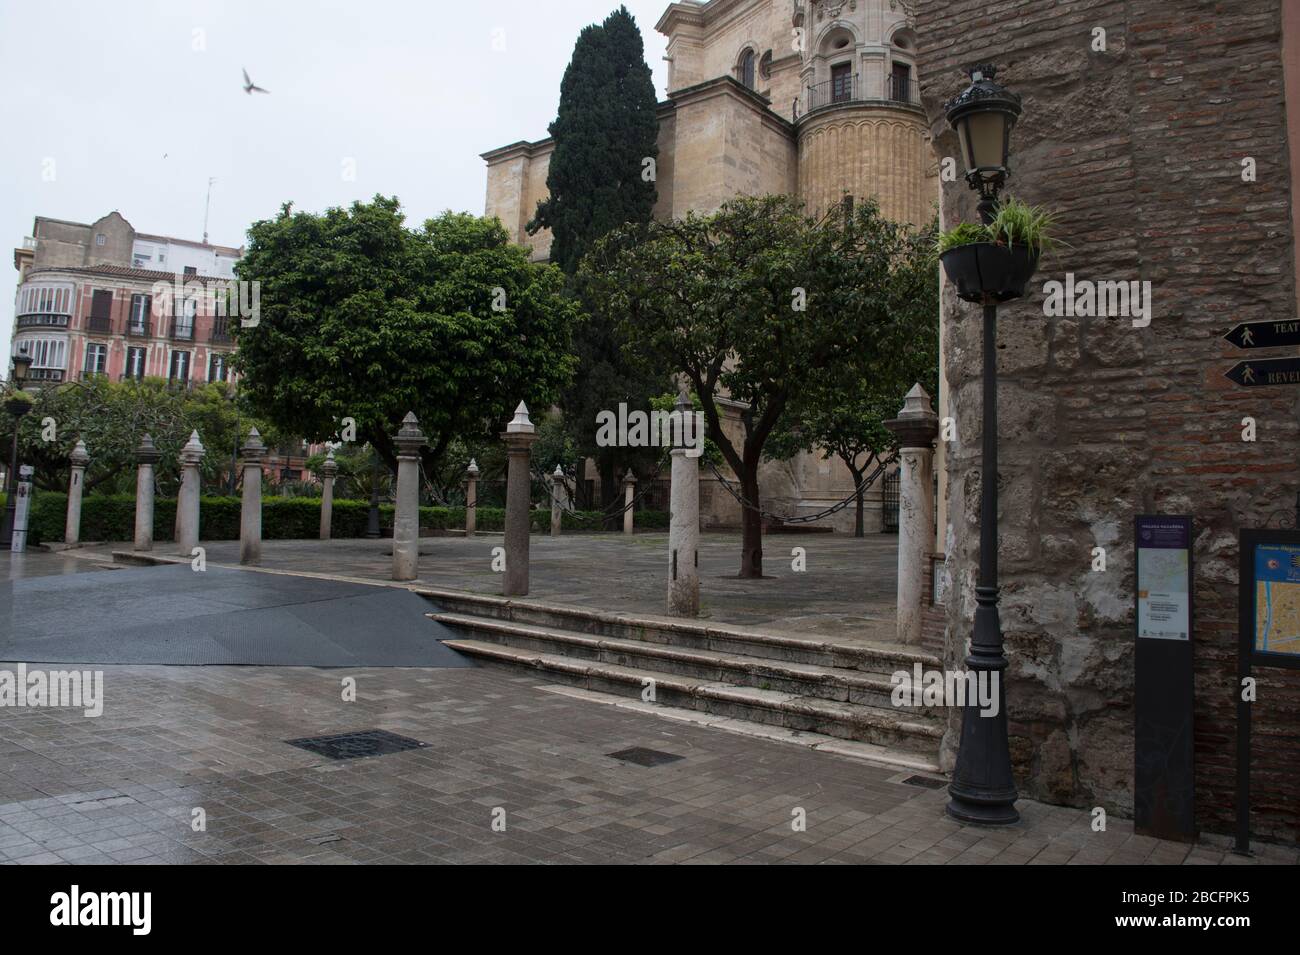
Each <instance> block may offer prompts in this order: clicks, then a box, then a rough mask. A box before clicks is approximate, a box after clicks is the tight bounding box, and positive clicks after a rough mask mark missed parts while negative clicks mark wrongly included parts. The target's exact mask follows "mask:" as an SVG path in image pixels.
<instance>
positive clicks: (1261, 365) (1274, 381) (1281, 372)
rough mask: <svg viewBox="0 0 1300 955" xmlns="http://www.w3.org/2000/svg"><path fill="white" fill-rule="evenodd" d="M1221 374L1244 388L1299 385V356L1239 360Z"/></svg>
mask: <svg viewBox="0 0 1300 955" xmlns="http://www.w3.org/2000/svg"><path fill="white" fill-rule="evenodd" d="M1223 374H1224V377H1226V378H1231V379H1232V380H1233V381H1235V382H1236V383H1237V384H1239V385H1242V386H1243V387H1246V388H1259V387H1262V386H1265V385H1300V358H1257V359H1255V360H1254V361H1239V362H1237V364H1235V365H1233V366H1232V368H1231V369H1229V370H1228V371H1225V372H1224V373H1223Z"/></svg>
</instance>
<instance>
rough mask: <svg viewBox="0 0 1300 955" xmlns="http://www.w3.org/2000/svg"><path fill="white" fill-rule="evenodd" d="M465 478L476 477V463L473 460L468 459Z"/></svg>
mask: <svg viewBox="0 0 1300 955" xmlns="http://www.w3.org/2000/svg"><path fill="white" fill-rule="evenodd" d="M465 476H466V477H469V478H476V477H478V462H477V461H475V460H474V459H473V458H470V459H469V467H467V468H466V469H465Z"/></svg>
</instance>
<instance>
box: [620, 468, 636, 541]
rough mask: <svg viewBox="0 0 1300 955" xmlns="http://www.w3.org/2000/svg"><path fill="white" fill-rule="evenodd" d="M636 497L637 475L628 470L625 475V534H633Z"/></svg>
mask: <svg viewBox="0 0 1300 955" xmlns="http://www.w3.org/2000/svg"><path fill="white" fill-rule="evenodd" d="M634 497H636V475H635V474H633V473H632V469H631V468H628V469H627V473H626V474H624V475H623V508H624V510H623V533H624V534H631V533H632V525H633V517H632V499H633V498H634Z"/></svg>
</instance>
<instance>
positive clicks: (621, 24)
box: [528, 6, 659, 275]
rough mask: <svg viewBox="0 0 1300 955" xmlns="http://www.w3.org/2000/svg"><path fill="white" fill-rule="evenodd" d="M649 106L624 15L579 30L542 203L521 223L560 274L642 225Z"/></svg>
mask: <svg viewBox="0 0 1300 955" xmlns="http://www.w3.org/2000/svg"><path fill="white" fill-rule="evenodd" d="M657 105H658V104H657V102H656V99H655V90H654V80H653V79H652V77H651V73H650V67H649V66H647V65H646V62H645V45H644V43H643V42H642V39H641V31H640V30H639V29H638V28H637V25H636V21H635V20H634V19H633V18H632V14H630V13H628V11H627V8H626V7H622V6H620V7H619V8H618V9H617V10H615V11H614V12H613V13H611V14H610V15H609V16H608V17H606V18H605V22H604V23H602V24H601V25H600V26H596V25H595V24H592V25H591V26H588V27H585V28H583V30H582V32H581V33H580V34H579V35H578V41H577V43H576V44H574V47H573V57H572V59H570V61H569V65H568V67H567V68H566V69H565V71H564V78H563V80H561V82H560V106H559V112H558V115H557V116H556V118H555V121H554V122H553V123H551V125H550V134H551V137H552V138H553V139H554V140H555V149H554V151H553V152H552V153H551V162H550V167H549V170H548V172H547V176H546V188H547V192H548V196H547V198H546V199H544V200H543V201H541V202H540V203H538V205H537V214H536V215H535V216H534V218H533V220H532V221H531V222H530V223H528V231H529V232H530V233H535V232H537V231H538V230H539V229H542V228H546V229H550V230H551V234H552V236H553V239H552V243H551V261H552V262H554V263H555V264H556V265H558V266H559V267H560V268H561V269H563V270H564V272H565V273H566V274H569V275H572V274H573V273H574V272H576V271H577V269H578V263H579V262H580V261H581V259H582V257H583V255H585V254H586V252H587V249H588V248H589V247H590V245H591V243H592V242H594V241H595V240H596V239H598V238H600V237H601V236H602V235H604V234H605V233H607V232H609V231H610V230H611V229H614V228H617V227H619V226H621V225H623V224H624V223H627V222H645V221H647V220H649V218H650V213H651V211H652V210H653V209H654V204H655V199H656V197H657V193H656V191H655V184H654V181H653V179H649V180H647V178H645V177H644V176H643V175H642V172H643V169H644V162H645V160H646V159H654V158H655V157H657V156H658V155H659V146H658V139H659V119H658V109H657Z"/></svg>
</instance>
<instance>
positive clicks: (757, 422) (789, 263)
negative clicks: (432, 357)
mask: <svg viewBox="0 0 1300 955" xmlns="http://www.w3.org/2000/svg"><path fill="white" fill-rule="evenodd" d="M934 266H935V261H934V254H933V239H932V238H930V237H928V236H924V235H920V234H918V233H916V232H915V231H914V230H912V229H911V228H909V227H908V226H905V225H901V224H899V223H894V222H891V221H889V220H888V219H886V218H884V216H883V215H882V214H881V212H880V208H879V206H878V204H877V203H875V202H874V201H867V202H861V203H858V204H857V206H856V208H855V209H853V210H849V209H846V208H845V207H844V206H843V205H839V204H837V205H836V207H835V208H834V209H833V210H832V211H831V212H830V213H828V214H827V215H826V216H825V217H823V218H822V219H820V220H813V219H810V218H808V217H807V216H806V215H805V214H804V210H803V208H802V206H801V205H800V204H799V203H798V202H796V201H795V200H793V199H790V198H788V197H783V196H765V197H758V198H740V199H734V200H731V201H729V202H727V203H725V204H724V205H723V206H722V208H721V209H720V210H719V211H718V212H716V213H714V214H712V215H708V216H699V215H695V214H689V215H687V217H686V218H685V219H681V220H674V221H670V222H663V223H658V222H654V223H650V224H649V225H646V226H638V227H630V228H627V229H623V230H619V231H618V232H616V233H614V234H611V235H610V236H608V237H607V238H606V239H605V240H602V241H601V242H599V243H597V245H596V246H595V247H594V248H593V250H592V252H591V254H590V255H589V256H588V257H587V259H586V261H585V262H584V263H583V268H582V273H581V275H582V277H583V278H584V280H585V281H587V282H588V283H589V284H590V287H591V289H592V296H593V298H594V300H595V301H596V302H597V303H598V304H599V306H600V307H601V308H602V309H604V310H605V311H607V312H609V313H610V314H622V315H624V316H625V320H624V322H623V325H622V328H623V330H624V332H625V333H626V334H627V336H628V340H629V350H630V351H632V352H634V353H635V354H636V355H638V356H651V357H652V358H653V359H654V360H663V359H667V360H669V361H670V362H671V366H672V368H673V369H674V370H677V371H680V372H682V373H683V374H684V375H685V376H686V378H687V379H688V380H689V381H690V383H691V385H692V386H693V387H694V390H695V393H696V394H697V395H698V396H699V399H700V401H701V404H702V406H703V410H704V414H705V420H706V422H707V424H708V434H709V438H710V439H711V440H713V441H714V442H715V443H716V444H717V446H718V449H719V450H720V451H721V453H722V456H723V458H724V459H725V460H726V462H727V464H728V465H730V467H731V468H732V470H733V471H734V472H735V473H736V474H737V476H738V477H739V478H740V484H741V492H742V493H743V495H744V497H745V498H746V499H747V500H748V501H750V502H752V503H753V504H755V505H758V506H760V507H761V502H760V501H759V499H758V465H759V461H760V459H761V457H762V455H763V450H764V447H765V446H766V444H767V442H768V440H769V438H771V437H772V436H773V434H774V433H776V432H777V431H778V430H779V429H780V428H785V427H789V426H790V423H791V422H798V421H799V420H801V418H802V417H804V415H805V414H806V413H807V407H808V406H809V405H810V404H811V403H813V402H817V401H824V400H826V392H827V391H832V392H833V391H834V390H835V387H834V385H833V384H831V383H833V382H836V381H840V380H842V379H843V378H844V376H846V375H847V374H849V370H850V369H855V368H858V367H859V366H860V365H861V362H862V358H861V355H862V354H863V352H864V351H866V352H871V351H875V352H878V353H879V352H883V351H884V350H885V348H887V346H888V343H889V342H891V341H892V340H893V336H894V335H895V334H897V329H898V327H899V326H900V325H901V324H903V319H902V318H901V316H900V311H901V310H903V309H905V308H909V309H910V308H911V307H912V306H911V303H910V302H909V301H908V297H909V296H915V295H916V294H917V292H918V289H919V288H921V287H922V286H923V285H927V284H933V285H936V286H937V283H938V270H937V269H936V268H935V267H934ZM936 314H937V312H936ZM817 382H826V383H827V384H824V385H818V384H817ZM724 396H725V397H728V398H730V399H732V400H734V401H739V402H743V403H744V405H745V407H744V409H743V410H742V412H741V413H740V431H741V434H740V437H739V438H738V439H733V438H732V437H730V436H729V435H728V434H727V433H726V431H725V430H724V429H723V427H722V420H723V419H722V414H723V412H722V405H721V402H720V399H721V398H723V397H724ZM742 531H743V535H744V542H743V543H742V551H743V552H742V559H741V576H742V577H751V576H757V575H760V574H761V573H762V565H761V550H760V547H759V535H760V532H761V525H760V521H759V515H758V513H757V511H756V510H755V509H754V508H745V509H744V521H743V524H742Z"/></svg>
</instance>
